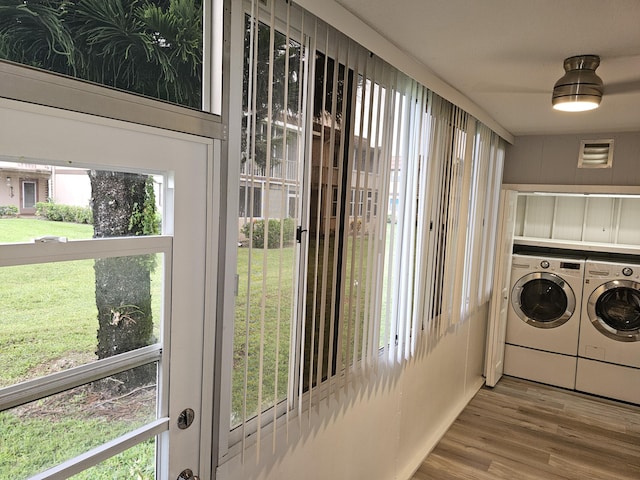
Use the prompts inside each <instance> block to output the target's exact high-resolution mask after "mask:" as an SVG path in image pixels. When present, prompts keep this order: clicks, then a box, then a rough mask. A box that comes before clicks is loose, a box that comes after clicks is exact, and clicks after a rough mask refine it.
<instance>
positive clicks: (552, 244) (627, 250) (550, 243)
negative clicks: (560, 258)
mask: <svg viewBox="0 0 640 480" xmlns="http://www.w3.org/2000/svg"><path fill="white" fill-rule="evenodd" d="M513 243H514V244H515V245H525V246H530V247H546V248H562V249H565V250H580V251H585V252H594V253H621V254H627V255H640V245H622V244H613V243H597V242H580V241H571V240H556V239H549V238H537V237H521V236H520V237H514V238H513Z"/></svg>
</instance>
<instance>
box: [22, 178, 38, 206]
mask: <svg viewBox="0 0 640 480" xmlns="http://www.w3.org/2000/svg"><path fill="white" fill-rule="evenodd" d="M35 206H36V183H35V182H22V208H33V207H35Z"/></svg>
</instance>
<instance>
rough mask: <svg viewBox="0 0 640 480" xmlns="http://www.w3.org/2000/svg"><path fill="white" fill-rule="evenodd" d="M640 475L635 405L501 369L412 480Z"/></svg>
mask: <svg viewBox="0 0 640 480" xmlns="http://www.w3.org/2000/svg"><path fill="white" fill-rule="evenodd" d="M451 479H465V480H485V479H509V480H561V479H573V480H627V479H628V480H639V479H640V407H638V406H634V405H628V404H624V403H618V402H614V401H610V400H605V399H601V398H597V397H592V396H588V395H583V394H581V393H577V392H571V391H567V390H563V389H559V388H554V387H549V386H546V385H539V384H536V383H533V382H527V381H525V380H519V379H516V378H511V377H503V378H502V379H501V380H500V382H499V383H498V385H496V386H495V387H494V388H493V389H491V388H488V387H484V388H482V389H481V390H480V391H479V392H478V394H477V395H476V396H475V397H474V398H473V400H472V401H471V402H470V403H469V405H468V406H467V407H466V408H465V409H464V411H463V412H462V413H461V414H460V416H459V417H458V419H457V420H456V421H455V423H454V424H453V425H452V426H451V428H450V429H449V431H448V432H447V433H446V434H445V436H444V437H443V438H442V440H441V441H440V443H439V444H438V445H437V446H436V448H435V449H434V450H433V452H431V454H430V455H429V456H428V457H427V458H426V459H425V461H424V462H423V463H422V465H421V466H420V468H419V469H418V471H417V472H416V473H415V475H414V476H413V477H412V479H411V480H451Z"/></svg>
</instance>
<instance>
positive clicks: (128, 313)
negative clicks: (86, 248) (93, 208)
mask: <svg viewBox="0 0 640 480" xmlns="http://www.w3.org/2000/svg"><path fill="white" fill-rule="evenodd" d="M17 220H18V221H20V220H21V219H17ZM0 232H2V230H0ZM0 235H2V234H1V233H0ZM163 258H164V255H163V254H153V255H138V256H128V257H115V258H108V259H96V260H93V259H91V260H75V261H68V262H54V263H45V264H36V265H21V266H12V267H2V268H0V285H2V295H1V296H0V352H2V354H1V355H0V387H4V386H8V385H11V384H14V383H18V382H21V381H24V380H28V379H32V378H36V377H40V376H44V375H47V374H50V373H53V372H56V371H60V370H65V369H68V368H71V367H74V366H77V365H81V364H84V363H88V362H91V361H95V360H97V359H98V358H104V357H108V356H112V355H115V354H118V353H122V352H126V351H128V350H133V349H135V348H140V347H143V346H146V345H151V344H154V343H156V342H158V341H159V336H160V320H161V318H162V316H161V305H162V304H161V302H162V283H163V282H162V271H163ZM98 312H100V315H98Z"/></svg>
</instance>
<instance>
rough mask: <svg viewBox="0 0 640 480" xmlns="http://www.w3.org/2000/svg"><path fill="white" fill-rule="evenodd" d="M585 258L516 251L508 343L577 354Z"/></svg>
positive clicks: (508, 318) (512, 269)
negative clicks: (528, 253) (527, 253)
mask: <svg viewBox="0 0 640 480" xmlns="http://www.w3.org/2000/svg"><path fill="white" fill-rule="evenodd" d="M583 273H584V260H583V259H577V258H576V259H567V258H558V257H553V256H533V255H522V254H514V255H513V261H512V267H511V291H510V295H511V296H510V302H509V303H510V305H509V311H508V314H507V336H506V343H508V344H510V345H517V346H521V347H527V348H534V349H537V350H543V351H546V352H551V353H559V354H563V355H571V356H574V357H575V356H576V355H577V352H578V333H579V328H580V306H581V303H582V282H583Z"/></svg>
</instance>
